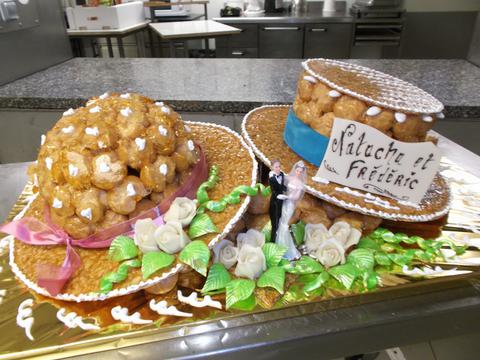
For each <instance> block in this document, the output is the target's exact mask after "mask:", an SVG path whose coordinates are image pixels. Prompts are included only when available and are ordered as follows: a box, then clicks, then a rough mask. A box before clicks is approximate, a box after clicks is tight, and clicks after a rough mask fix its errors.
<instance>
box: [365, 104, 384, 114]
mask: <svg viewBox="0 0 480 360" xmlns="http://www.w3.org/2000/svg"><path fill="white" fill-rule="evenodd" d="M381 112H382V109H380V108H379V107H378V106H372V107H369V108H368V110H367V115H368V116H377V115H378V114H380V113H381Z"/></svg>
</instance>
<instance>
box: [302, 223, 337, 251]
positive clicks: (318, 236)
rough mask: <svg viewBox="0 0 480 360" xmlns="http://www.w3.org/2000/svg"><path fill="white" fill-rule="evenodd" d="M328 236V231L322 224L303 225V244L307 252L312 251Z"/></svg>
mask: <svg viewBox="0 0 480 360" xmlns="http://www.w3.org/2000/svg"><path fill="white" fill-rule="evenodd" d="M330 237H331V235H330V233H329V232H328V230H327V228H326V227H325V225H323V224H307V225H306V226H305V246H306V247H307V251H308V252H309V253H314V252H315V251H316V250H317V249H318V248H319V247H320V245H322V244H323V243H324V242H325V241H326V240H327V239H329V238H330Z"/></svg>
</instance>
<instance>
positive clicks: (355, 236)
mask: <svg viewBox="0 0 480 360" xmlns="http://www.w3.org/2000/svg"><path fill="white" fill-rule="evenodd" d="M329 232H330V234H331V235H332V237H334V238H335V239H336V240H337V241H339V242H340V243H341V244H342V245H343V248H344V249H345V250H347V249H348V248H349V247H350V246H353V245H357V244H358V242H359V241H360V238H361V237H362V232H361V231H360V230H357V229H355V228H354V227H352V226H350V224H349V223H347V222H345V221H339V222H336V223H335V224H333V225H332V226H331V227H330V230H329Z"/></svg>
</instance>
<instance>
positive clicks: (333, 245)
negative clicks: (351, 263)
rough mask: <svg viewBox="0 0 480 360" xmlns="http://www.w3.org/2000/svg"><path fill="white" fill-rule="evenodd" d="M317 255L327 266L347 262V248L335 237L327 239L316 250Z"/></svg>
mask: <svg viewBox="0 0 480 360" xmlns="http://www.w3.org/2000/svg"><path fill="white" fill-rule="evenodd" d="M315 256H316V257H317V259H318V261H320V263H321V264H322V265H324V266H325V267H332V266H335V265H338V264H344V263H345V249H344V248H343V245H342V244H341V243H340V242H339V241H337V240H335V239H333V238H330V239H328V240H326V241H325V242H324V243H323V244H322V245H320V247H319V248H318V249H317V251H316V252H315Z"/></svg>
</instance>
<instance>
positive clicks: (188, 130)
mask: <svg viewBox="0 0 480 360" xmlns="http://www.w3.org/2000/svg"><path fill="white" fill-rule="evenodd" d="M184 128H185V131H186V132H192V129H190V127H189V126H188V125H185V126H184Z"/></svg>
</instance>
